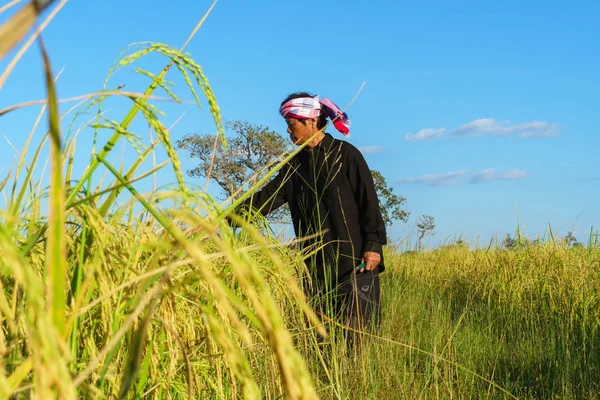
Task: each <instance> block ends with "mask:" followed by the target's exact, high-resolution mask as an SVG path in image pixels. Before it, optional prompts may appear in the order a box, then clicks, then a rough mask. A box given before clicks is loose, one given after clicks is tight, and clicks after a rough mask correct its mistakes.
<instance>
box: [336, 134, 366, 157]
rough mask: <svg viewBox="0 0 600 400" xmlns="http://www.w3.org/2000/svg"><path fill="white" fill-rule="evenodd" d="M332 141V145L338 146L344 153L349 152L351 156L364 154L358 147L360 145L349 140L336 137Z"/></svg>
mask: <svg viewBox="0 0 600 400" xmlns="http://www.w3.org/2000/svg"><path fill="white" fill-rule="evenodd" d="M332 143H333V146H332V147H336V148H338V149H340V151H341V152H342V153H344V154H347V155H350V156H356V155H360V154H362V153H361V152H360V150H359V149H358V147H356V146H355V145H353V144H352V143H350V142H348V141H347V140H342V139H335V138H334V139H333V141H332Z"/></svg>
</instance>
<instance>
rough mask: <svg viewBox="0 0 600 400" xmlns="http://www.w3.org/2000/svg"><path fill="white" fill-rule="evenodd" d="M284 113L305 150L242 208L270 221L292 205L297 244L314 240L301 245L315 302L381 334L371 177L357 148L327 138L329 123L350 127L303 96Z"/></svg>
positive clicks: (323, 103)
mask: <svg viewBox="0 0 600 400" xmlns="http://www.w3.org/2000/svg"><path fill="white" fill-rule="evenodd" d="M279 112H280V114H281V116H282V117H283V118H284V119H285V121H286V123H287V126H288V129H287V132H288V134H289V135H290V139H291V140H292V141H293V142H294V143H295V144H296V145H302V144H304V143H307V142H308V143H307V145H306V147H305V148H304V149H303V150H302V151H300V152H299V153H298V154H297V155H296V156H295V157H294V158H293V159H292V160H290V162H289V163H287V164H286V165H285V166H283V167H282V168H281V169H280V170H279V171H278V174H277V175H276V177H275V178H273V180H272V181H271V182H269V183H268V184H267V185H266V186H265V187H264V188H263V189H262V190H260V191H258V192H257V193H254V194H253V195H252V196H251V197H250V198H248V199H247V200H246V201H245V202H244V203H243V204H242V205H241V206H240V208H246V209H247V208H252V209H254V210H258V211H260V213H261V214H262V215H267V214H268V213H270V212H272V211H274V210H276V209H277V208H279V207H281V206H282V205H284V204H285V203H287V204H288V206H289V208H290V212H291V215H292V220H293V225H294V231H295V233H296V236H297V237H298V238H301V239H305V238H307V237H313V238H309V239H307V240H304V241H303V242H302V243H303V246H304V248H305V249H311V250H313V252H312V253H311V254H312V255H311V256H310V257H309V259H308V267H309V270H310V271H311V274H312V276H313V278H316V279H314V281H315V285H313V293H312V294H313V296H314V295H318V296H322V295H324V294H326V293H328V294H330V295H331V296H327V299H329V301H328V303H329V306H330V307H329V306H327V307H325V306H323V305H321V306H320V307H319V308H320V309H321V310H322V311H323V312H326V313H327V314H329V313H330V312H331V311H332V312H333V314H334V316H335V317H336V318H340V319H342V320H343V321H344V323H345V324H346V325H348V326H349V327H351V328H353V329H361V328H363V329H364V328H365V327H368V326H373V325H374V326H375V327H377V326H378V325H379V321H380V287H379V273H380V272H383V270H384V265H383V253H382V246H383V245H385V244H386V243H387V239H386V230H385V224H384V220H383V217H382V215H381V212H380V209H379V201H378V198H377V194H376V191H375V187H374V184H373V177H372V175H371V171H370V169H369V167H368V166H367V163H366V162H365V159H364V158H363V156H362V154H361V153H360V151H359V150H358V149H357V148H356V147H354V146H353V145H352V144H350V143H348V142H345V141H342V140H338V139H335V138H333V137H332V136H331V135H330V134H329V133H325V132H324V129H325V127H326V125H327V118H330V119H331V120H332V121H333V124H334V126H335V128H336V129H337V130H338V131H339V132H340V133H342V134H343V135H345V136H347V135H348V134H349V131H350V130H349V126H350V121H349V120H348V118H347V115H346V113H343V112H342V111H341V110H340V109H339V108H338V107H337V106H336V105H335V104H334V103H333V102H331V101H330V100H328V99H319V97H318V96H312V95H310V94H309V93H305V92H302V93H294V94H291V95H289V96H288V97H287V98H286V99H285V100H284V101H283V102H282V103H281V107H280V110H279ZM315 135H316V136H315ZM313 136H314V138H313V139H312V140H311V138H312V137H313ZM238 210H239V209H238ZM314 236H317V237H316V238H315V237H314ZM321 298H323V297H321ZM325 308H327V310H325ZM372 324H373V325H372Z"/></svg>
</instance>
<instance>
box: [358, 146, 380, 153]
mask: <svg viewBox="0 0 600 400" xmlns="http://www.w3.org/2000/svg"><path fill="white" fill-rule="evenodd" d="M358 150H360V152H361V153H363V154H374V153H379V152H380V151H381V150H383V146H375V145H373V146H365V147H359V148H358Z"/></svg>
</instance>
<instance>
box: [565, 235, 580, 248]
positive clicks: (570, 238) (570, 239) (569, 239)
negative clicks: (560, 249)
mask: <svg viewBox="0 0 600 400" xmlns="http://www.w3.org/2000/svg"><path fill="white" fill-rule="evenodd" d="M563 244H564V245H565V246H566V247H581V246H582V244H581V243H579V241H578V240H577V238H576V237H575V235H574V234H573V232H569V233H567V235H566V236H565V237H564V238H563Z"/></svg>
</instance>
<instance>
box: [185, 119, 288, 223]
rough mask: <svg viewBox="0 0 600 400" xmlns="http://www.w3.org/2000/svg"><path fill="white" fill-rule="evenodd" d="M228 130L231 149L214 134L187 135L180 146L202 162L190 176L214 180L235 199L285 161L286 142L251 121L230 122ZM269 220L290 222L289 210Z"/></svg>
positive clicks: (284, 210)
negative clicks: (270, 169)
mask: <svg viewBox="0 0 600 400" xmlns="http://www.w3.org/2000/svg"><path fill="white" fill-rule="evenodd" d="M226 127H227V128H228V131H229V132H230V136H229V138H228V146H227V149H225V148H223V147H222V146H219V145H218V143H217V141H216V137H215V135H214V134H199V133H191V134H188V135H186V136H184V137H183V138H182V139H180V140H178V141H177V147H178V148H179V149H185V150H186V151H187V152H188V154H189V156H190V157H191V158H192V160H194V161H196V162H197V163H198V164H197V165H196V166H195V167H194V168H192V169H190V170H188V171H187V173H188V175H189V176H192V177H197V178H206V179H212V180H213V181H214V182H216V183H217V184H218V185H219V187H220V188H221V190H222V191H223V193H224V194H225V196H226V197H227V198H232V199H235V198H237V197H239V196H240V195H241V194H242V191H241V190H240V189H242V188H243V187H246V186H247V185H250V186H252V185H253V184H254V183H255V182H257V181H258V180H260V179H261V178H262V177H264V176H265V175H266V173H267V172H268V170H269V167H272V166H273V163H274V162H276V161H280V160H281V156H282V154H284V153H285V151H286V140H285V139H284V138H283V137H282V136H281V135H279V134H278V133H277V132H275V131H272V130H270V129H269V128H267V127H263V126H259V125H253V124H251V123H249V122H247V121H229V122H227V123H226ZM265 184H266V183H265ZM262 186H264V184H263V185H260V187H262ZM267 219H268V220H269V221H270V222H272V223H273V222H279V223H282V222H286V221H289V220H290V217H289V209H288V208H287V206H285V207H281V209H279V210H277V211H276V212H274V213H272V214H270V215H269V216H268V218H267Z"/></svg>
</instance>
